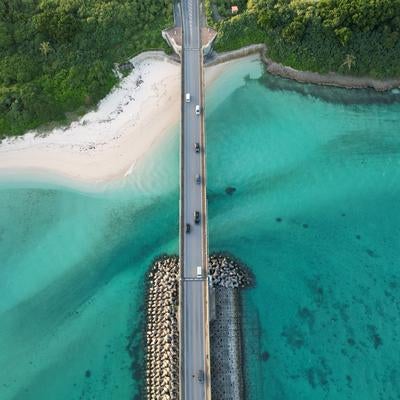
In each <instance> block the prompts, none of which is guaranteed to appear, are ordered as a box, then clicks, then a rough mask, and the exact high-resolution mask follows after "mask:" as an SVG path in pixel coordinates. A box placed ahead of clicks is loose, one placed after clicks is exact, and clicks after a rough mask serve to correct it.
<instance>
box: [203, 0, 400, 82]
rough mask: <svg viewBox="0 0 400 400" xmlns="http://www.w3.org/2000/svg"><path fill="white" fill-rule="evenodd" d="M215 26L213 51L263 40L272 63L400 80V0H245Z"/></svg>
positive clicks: (211, 0)
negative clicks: (241, 8)
mask: <svg viewBox="0 0 400 400" xmlns="http://www.w3.org/2000/svg"><path fill="white" fill-rule="evenodd" d="M208 1H209V2H211V3H213V1H214V3H213V4H220V3H221V1H222V0H219V1H218V2H215V0H208ZM228 21H229V22H228ZM215 26H216V27H217V29H218V32H219V38H218V39H217V43H216V46H217V50H222V51H223V50H231V49H233V48H238V47H240V46H241V45H243V43H246V44H250V43H255V42H263V41H265V42H266V43H267V44H268V49H269V53H270V56H271V57H272V58H273V59H275V60H277V61H280V62H282V63H284V64H286V65H290V66H292V67H294V68H297V69H303V70H311V71H317V72H328V71H338V72H341V73H350V74H356V75H369V76H372V77H378V78H386V77H398V76H400V0H318V1H316V0H248V2H247V10H245V11H244V12H243V13H242V14H240V15H239V16H235V17H231V18H230V19H225V20H223V21H219V22H216V23H215ZM233 32H234V35H235V36H236V39H234V38H233V36H234V35H233Z"/></svg>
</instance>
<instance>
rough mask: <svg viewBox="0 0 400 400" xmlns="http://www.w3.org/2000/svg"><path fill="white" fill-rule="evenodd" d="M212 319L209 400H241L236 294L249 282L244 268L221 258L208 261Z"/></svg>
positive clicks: (238, 321) (239, 321)
mask: <svg viewBox="0 0 400 400" xmlns="http://www.w3.org/2000/svg"><path fill="white" fill-rule="evenodd" d="M209 275H210V276H211V289H210V291H211V293H212V294H211V296H212V297H213V305H214V310H213V313H212V315H213V319H212V320H211V322H210V342H211V390H212V399H213V400H226V399H231V400H243V398H244V386H243V370H242V368H243V357H242V326H241V325H242V321H241V305H240V304H241V300H240V291H241V289H243V288H245V287H249V286H251V284H252V281H253V278H252V277H251V274H250V273H249V271H248V270H246V268H245V267H244V266H242V265H241V264H240V263H238V262H236V261H234V260H233V259H232V258H230V257H227V256H224V255H216V256H211V257H210V263H209Z"/></svg>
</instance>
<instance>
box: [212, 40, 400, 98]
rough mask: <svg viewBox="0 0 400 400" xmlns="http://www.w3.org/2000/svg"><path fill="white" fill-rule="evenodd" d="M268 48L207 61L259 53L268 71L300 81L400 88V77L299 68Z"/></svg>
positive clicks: (248, 49)
mask: <svg viewBox="0 0 400 400" xmlns="http://www.w3.org/2000/svg"><path fill="white" fill-rule="evenodd" d="M267 50H268V49H267V46H266V45H264V44H253V45H250V46H245V47H242V48H240V49H238V50H233V51H229V52H224V53H219V54H216V55H215V56H214V58H213V59H211V60H210V61H209V62H208V63H207V66H215V65H218V64H221V63H225V62H227V61H230V60H235V59H240V58H243V57H247V56H249V55H251V54H259V57H260V60H261V61H262V62H263V63H264V64H265V66H266V70H267V72H268V73H270V74H271V75H275V76H279V77H281V78H284V79H291V80H294V81H296V82H299V83H306V84H307V83H308V84H314V85H321V86H335V87H339V88H343V89H374V90H376V91H377V92H386V91H390V90H393V89H398V88H400V78H399V79H382V80H380V79H375V78H370V77H358V76H352V75H341V74H338V73H335V72H329V73H327V74H320V73H318V72H311V71H301V70H297V69H294V68H292V67H289V66H286V65H283V64H280V63H278V62H276V61H273V60H272V59H270V58H268V57H267V56H266V53H267Z"/></svg>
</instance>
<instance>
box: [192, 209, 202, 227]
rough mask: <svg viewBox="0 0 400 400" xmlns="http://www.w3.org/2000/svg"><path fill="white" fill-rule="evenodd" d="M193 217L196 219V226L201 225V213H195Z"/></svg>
mask: <svg viewBox="0 0 400 400" xmlns="http://www.w3.org/2000/svg"><path fill="white" fill-rule="evenodd" d="M193 217H194V223H195V224H199V223H200V213H199V211H195V212H194V213H193Z"/></svg>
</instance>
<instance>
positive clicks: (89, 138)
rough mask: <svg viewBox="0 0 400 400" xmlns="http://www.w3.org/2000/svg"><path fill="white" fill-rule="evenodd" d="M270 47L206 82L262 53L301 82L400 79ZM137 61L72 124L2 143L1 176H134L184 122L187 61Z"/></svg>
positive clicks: (233, 57)
mask: <svg viewBox="0 0 400 400" xmlns="http://www.w3.org/2000/svg"><path fill="white" fill-rule="evenodd" d="M265 50H266V46H265V45H263V44H256V45H251V46H247V47H243V48H241V49H239V50H234V51H232V52H226V53H221V54H218V55H215V56H214V58H213V59H211V60H210V59H209V60H208V61H207V62H206V64H205V66H206V68H205V78H206V79H205V80H206V86H207V87H210V86H212V85H213V83H214V82H215V81H216V80H217V78H218V77H219V76H221V75H222V74H224V73H225V72H226V71H227V70H228V68H229V67H231V66H233V65H236V64H237V63H240V62H243V60H245V59H246V58H248V59H258V60H260V61H261V62H262V63H263V64H265V65H266V70H267V72H269V73H270V74H272V75H277V76H280V77H282V78H287V79H291V80H295V81H297V82H301V83H311V84H317V85H325V86H337V87H342V88H347V89H356V88H357V89H358V88H360V89H366V88H373V89H375V90H376V91H388V90H391V89H395V88H397V87H399V86H400V79H399V80H386V81H378V80H374V79H369V78H358V77H350V76H344V75H338V74H333V73H332V74H328V75H321V74H318V73H313V72H307V71H297V70H295V69H293V68H290V67H286V66H283V65H282V64H279V63H276V62H273V61H272V60H270V59H268V58H267V57H266V56H265ZM130 62H131V63H132V64H133V66H134V69H133V70H132V72H131V73H130V74H129V75H128V76H126V77H125V78H123V79H122V80H121V81H120V83H119V84H118V85H117V86H116V87H114V88H113V89H112V90H111V92H110V93H109V94H108V95H107V96H106V97H105V98H104V99H102V100H101V101H100V102H99V104H98V105H97V107H96V109H95V110H94V111H91V112H88V113H87V114H85V115H84V116H83V117H81V118H80V119H79V120H77V121H74V122H72V123H71V124H70V125H69V126H68V127H57V128H54V129H53V130H51V131H50V132H48V133H46V134H43V133H41V132H40V131H30V132H27V133H26V134H24V135H22V136H18V137H16V138H8V139H4V140H3V141H2V142H0V183H1V184H3V183H5V184H6V185H7V184H8V185H10V186H14V185H15V186H18V187H20V185H21V184H24V185H26V184H29V185H40V186H43V184H44V185H45V186H47V185H48V186H57V187H67V188H73V189H77V190H81V191H84V192H98V191H104V190H105V189H107V188H108V187H110V185H112V187H114V186H115V185H120V184H123V183H124V182H125V181H126V180H127V179H129V176H131V175H134V174H135V170H136V169H137V167H138V165H139V164H141V163H145V162H146V160H147V159H149V157H151V153H152V151H154V150H153V149H155V148H161V147H162V145H163V141H165V140H166V139H168V138H169V137H170V135H171V134H172V133H173V132H174V131H175V129H176V128H178V127H179V122H180V99H181V95H180V93H181V79H180V72H181V68H180V63H179V62H177V60H176V58H174V57H170V56H168V55H166V54H165V53H163V52H161V51H150V52H144V53H141V54H139V55H138V56H136V57H134V58H132V59H131V60H130Z"/></svg>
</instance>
